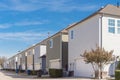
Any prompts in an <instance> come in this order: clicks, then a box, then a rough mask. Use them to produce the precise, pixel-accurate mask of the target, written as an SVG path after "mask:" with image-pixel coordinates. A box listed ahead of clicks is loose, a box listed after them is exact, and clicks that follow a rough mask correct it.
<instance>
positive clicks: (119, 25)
mask: <svg viewBox="0 0 120 80" xmlns="http://www.w3.org/2000/svg"><path fill="white" fill-rule="evenodd" d="M117 33H118V34H120V20H117Z"/></svg>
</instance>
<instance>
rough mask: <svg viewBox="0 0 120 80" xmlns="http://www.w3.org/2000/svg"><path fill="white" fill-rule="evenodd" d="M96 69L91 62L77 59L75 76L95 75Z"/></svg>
mask: <svg viewBox="0 0 120 80" xmlns="http://www.w3.org/2000/svg"><path fill="white" fill-rule="evenodd" d="M93 75H94V71H93V68H92V66H91V64H86V63H85V62H84V60H83V59H80V58H78V59H76V60H75V68H74V76H80V77H93Z"/></svg>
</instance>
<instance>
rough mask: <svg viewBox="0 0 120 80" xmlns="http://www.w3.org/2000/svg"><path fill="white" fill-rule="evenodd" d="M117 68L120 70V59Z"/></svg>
mask: <svg viewBox="0 0 120 80" xmlns="http://www.w3.org/2000/svg"><path fill="white" fill-rule="evenodd" d="M117 69H118V70H120V61H118V65H117Z"/></svg>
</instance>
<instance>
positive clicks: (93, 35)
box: [68, 15, 100, 77]
mask: <svg viewBox="0 0 120 80" xmlns="http://www.w3.org/2000/svg"><path fill="white" fill-rule="evenodd" d="M99 16H100V15H96V16H94V17H92V18H89V19H87V20H85V21H84V22H82V23H79V24H77V25H76V26H75V27H73V28H71V29H69V54H68V57H69V58H68V60H69V61H68V63H69V64H68V66H69V70H70V64H71V66H72V67H71V70H74V73H75V75H74V76H83V77H91V76H92V75H93V70H92V68H90V67H91V65H89V64H84V63H80V66H79V70H75V66H76V65H78V64H76V62H75V61H76V59H77V58H79V59H81V56H80V55H81V54H83V53H84V51H85V50H91V48H95V47H96V44H98V45H99ZM71 30H73V31H74V33H73V35H74V36H73V39H71V38H70V32H71ZM81 61H82V60H81ZM85 65H86V66H85ZM83 69H84V70H83ZM88 69H89V71H88ZM81 70H82V72H81V73H79V72H80V71H81ZM86 72H87V73H86ZM77 73H79V74H77ZM83 74H84V75H83Z"/></svg>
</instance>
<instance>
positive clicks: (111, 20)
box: [108, 19, 115, 33]
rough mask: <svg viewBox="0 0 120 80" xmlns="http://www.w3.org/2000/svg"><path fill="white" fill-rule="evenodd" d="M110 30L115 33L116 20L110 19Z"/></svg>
mask: <svg viewBox="0 0 120 80" xmlns="http://www.w3.org/2000/svg"><path fill="white" fill-rule="evenodd" d="M108 32H110V33H115V20H114V19H108Z"/></svg>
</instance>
